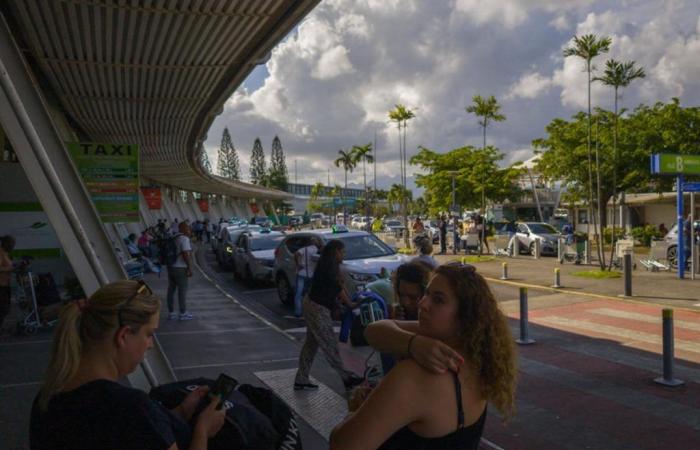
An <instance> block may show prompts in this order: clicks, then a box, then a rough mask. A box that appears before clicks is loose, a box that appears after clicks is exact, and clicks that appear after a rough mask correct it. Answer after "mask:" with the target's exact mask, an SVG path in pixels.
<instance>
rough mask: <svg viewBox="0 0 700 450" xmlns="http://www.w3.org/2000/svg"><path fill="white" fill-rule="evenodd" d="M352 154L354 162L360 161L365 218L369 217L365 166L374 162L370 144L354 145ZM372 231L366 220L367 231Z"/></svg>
mask: <svg viewBox="0 0 700 450" xmlns="http://www.w3.org/2000/svg"><path fill="white" fill-rule="evenodd" d="M352 152H353V153H354V155H355V161H356V162H359V161H362V178H363V180H364V185H365V216H366V217H369V196H368V195H367V194H368V193H367V166H366V164H367V163H369V164H372V162H373V161H374V156H373V155H372V144H371V143H369V144H367V145H354V146H353V147H352ZM371 230H372V225H371V224H370V223H369V220H367V231H371Z"/></svg>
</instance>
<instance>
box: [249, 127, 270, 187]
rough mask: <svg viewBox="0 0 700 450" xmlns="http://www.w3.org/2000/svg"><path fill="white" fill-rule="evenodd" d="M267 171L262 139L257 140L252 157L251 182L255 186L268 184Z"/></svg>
mask: <svg viewBox="0 0 700 450" xmlns="http://www.w3.org/2000/svg"><path fill="white" fill-rule="evenodd" d="M266 175H267V169H266V164H265V151H264V150H263V147H262V142H260V138H255V143H254V144H253V151H252V153H251V155H250V182H251V183H253V184H262V185H265V184H266V181H267V180H266V179H267V176H266Z"/></svg>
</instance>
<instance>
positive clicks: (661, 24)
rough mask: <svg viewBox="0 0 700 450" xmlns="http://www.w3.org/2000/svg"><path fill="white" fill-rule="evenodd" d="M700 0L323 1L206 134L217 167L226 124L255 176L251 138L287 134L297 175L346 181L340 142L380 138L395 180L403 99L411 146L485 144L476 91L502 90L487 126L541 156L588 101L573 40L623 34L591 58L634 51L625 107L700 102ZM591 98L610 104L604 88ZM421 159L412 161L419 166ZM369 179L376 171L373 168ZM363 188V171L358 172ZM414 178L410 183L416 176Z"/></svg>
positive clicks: (382, 172) (381, 156) (504, 147)
mask: <svg viewBox="0 0 700 450" xmlns="http://www.w3.org/2000/svg"><path fill="white" fill-rule="evenodd" d="M699 18H700V2H698V1H696V0H656V1H650V0H614V1H613V0H600V1H598V0H528V1H525V0H499V1H495V0H494V1H489V2H486V1H481V0H441V1H428V0H421V1H419V0H354V1H350V0H326V1H322V2H321V3H320V4H319V5H318V6H317V7H316V8H315V9H314V11H312V12H311V13H310V14H309V16H307V17H306V18H305V19H304V20H303V21H302V22H301V23H300V24H299V26H298V27H297V28H296V29H295V30H294V31H293V32H292V33H291V34H290V35H289V36H288V37H287V38H286V39H285V40H284V41H283V42H282V43H280V44H279V45H278V46H277V47H276V48H275V49H274V50H273V51H272V55H271V58H270V60H269V61H268V62H267V63H266V65H265V66H263V67H259V68H257V69H256V70H254V71H253V72H252V73H251V75H250V76H249V77H248V79H247V80H246V81H245V82H244V83H243V85H242V86H241V88H240V89H239V90H238V91H237V92H236V93H235V94H234V95H233V96H232V97H231V98H230V99H229V101H228V102H227V103H226V106H225V108H224V111H223V113H222V114H221V115H220V116H219V117H218V118H217V119H216V120H215V121H214V124H213V125H212V127H211V129H210V131H209V133H208V136H209V139H208V140H207V142H206V144H205V145H206V148H207V151H208V152H209V155H210V159H212V160H213V163H214V164H213V166H214V167H216V161H215V160H216V148H217V147H218V145H219V141H220V139H221V132H222V130H223V128H224V127H225V126H227V127H228V128H229V130H230V131H231V135H232V137H233V141H234V145H235V146H236V148H237V149H238V152H239V156H240V158H241V161H242V165H243V170H242V172H243V175H244V179H245V178H246V177H247V174H248V165H247V164H248V158H249V155H250V150H251V148H252V144H253V141H254V139H255V138H256V137H260V139H261V140H262V142H263V147H264V149H265V151H266V152H267V153H268V154H269V151H270V146H271V142H272V139H273V138H274V136H275V135H279V137H280V139H281V141H282V145H283V148H284V151H285V154H286V156H287V165H288V167H289V169H290V175H291V177H292V178H293V173H292V172H293V170H294V160H295V159H296V160H297V162H298V164H297V166H298V168H299V173H298V174H297V175H298V177H299V179H300V181H301V180H304V181H306V182H308V183H314V182H316V181H323V182H325V181H326V178H327V173H328V169H329V168H330V169H331V178H332V181H334V182H337V183H342V179H343V174H342V171H341V170H340V169H337V168H335V167H334V166H333V165H332V161H333V159H335V157H336V156H337V152H338V150H339V149H345V148H348V147H351V146H352V145H357V144H360V145H362V144H366V143H367V142H371V141H372V140H373V137H374V133H375V132H376V133H377V136H378V142H377V148H376V149H375V154H376V156H377V158H378V161H379V163H378V165H377V184H378V185H379V186H381V187H387V186H389V185H390V184H391V183H395V182H398V175H399V163H398V147H397V141H396V130H395V127H394V126H393V125H392V124H390V123H388V122H387V117H386V113H387V111H388V110H389V109H391V108H392V107H393V105H394V104H396V103H403V104H405V105H407V106H409V107H410V108H413V109H415V111H416V119H415V120H414V121H412V122H411V123H410V124H409V129H408V130H409V134H408V145H407V147H408V153H409V155H411V154H414V153H415V152H416V151H417V147H418V145H423V146H426V147H428V148H431V149H434V150H437V151H448V150H450V149H452V148H456V147H459V146H463V145H474V146H480V145H481V132H480V129H479V126H478V124H477V120H476V118H474V117H473V116H469V115H468V114H467V113H466V112H465V111H464V109H465V107H466V106H467V105H468V104H469V103H471V98H472V96H474V95H476V94H480V95H495V96H496V97H497V99H498V100H499V102H500V103H501V105H502V111H503V113H504V114H505V115H506V117H507V120H506V121H505V122H503V123H498V124H494V126H493V127H491V128H490V129H489V130H488V142H489V144H493V145H496V146H498V147H499V149H500V150H501V151H502V152H503V153H504V155H505V161H506V162H514V161H518V160H523V159H526V158H528V157H530V156H531V154H532V153H531V149H530V143H531V142H532V140H533V139H537V138H540V137H543V136H544V128H545V126H546V125H547V124H548V123H549V122H550V121H551V120H552V119H554V118H556V117H564V118H568V117H571V116H572V115H573V114H575V113H576V112H577V111H579V110H582V109H583V108H585V104H586V84H585V73H584V72H583V70H582V69H583V65H582V63H581V62H580V61H577V60H575V59H572V58H564V57H563V56H562V50H563V49H564V48H566V47H567V46H568V45H569V43H570V40H571V38H572V36H574V35H577V34H584V33H595V34H598V35H607V36H610V37H611V38H612V39H613V45H612V48H611V51H610V54H608V55H605V56H603V57H601V58H599V59H597V60H596V61H595V64H596V65H597V66H598V67H603V66H604V64H605V60H606V59H608V58H610V57H614V58H616V59H620V60H635V61H636V62H637V63H638V64H639V65H641V66H642V67H644V69H645V71H646V73H647V77H646V78H645V79H644V80H642V81H638V82H635V84H634V85H632V86H630V87H629V88H628V89H626V90H625V91H624V92H623V106H625V107H628V108H632V107H634V106H636V105H638V104H639V103H652V102H656V101H663V102H667V101H669V100H670V98H671V97H674V96H676V97H679V98H680V99H681V103H682V104H683V105H687V106H690V105H697V104H698V101H700V34H699V29H700V23H699V20H698V19H699ZM593 104H594V105H595V106H601V107H603V108H612V93H611V91H610V89H608V88H605V87H603V86H598V85H596V86H594V88H593ZM415 170H417V168H413V167H409V174H412V173H413V172H414V171H415ZM370 178H371V176H370ZM349 180H350V181H351V183H354V184H361V183H362V171H361V170H356V171H355V172H354V173H352V174H350V176H349ZM411 180H412V177H411V179H410V180H409V183H410V182H411Z"/></svg>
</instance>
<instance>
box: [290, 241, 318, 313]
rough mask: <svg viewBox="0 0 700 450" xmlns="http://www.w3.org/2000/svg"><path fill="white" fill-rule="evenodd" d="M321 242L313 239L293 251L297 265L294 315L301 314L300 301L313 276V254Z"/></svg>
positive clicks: (307, 289)
mask: <svg viewBox="0 0 700 450" xmlns="http://www.w3.org/2000/svg"><path fill="white" fill-rule="evenodd" d="M320 249H321V242H320V241H319V240H316V239H314V240H313V241H312V243H311V244H310V245H307V246H306V247H303V248H300V249H299V250H297V251H296V252H295V253H294V262H296V266H297V279H296V282H297V284H296V292H295V295H294V316H295V317H297V318H299V317H301V314H302V307H301V301H302V299H303V298H304V295H306V293H307V292H308V291H309V287H310V286H311V280H312V279H313V276H314V268H315V266H316V264H315V263H314V260H313V258H314V256H316V255H318V252H319V250H320Z"/></svg>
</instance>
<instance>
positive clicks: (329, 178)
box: [328, 169, 331, 188]
mask: <svg viewBox="0 0 700 450" xmlns="http://www.w3.org/2000/svg"><path fill="white" fill-rule="evenodd" d="M328 187H329V188H330V187H331V169H328Z"/></svg>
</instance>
